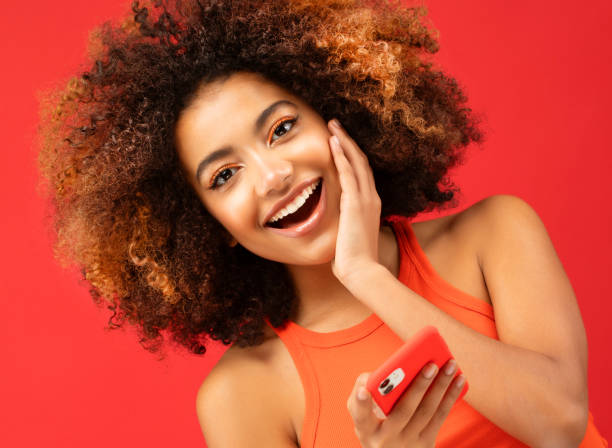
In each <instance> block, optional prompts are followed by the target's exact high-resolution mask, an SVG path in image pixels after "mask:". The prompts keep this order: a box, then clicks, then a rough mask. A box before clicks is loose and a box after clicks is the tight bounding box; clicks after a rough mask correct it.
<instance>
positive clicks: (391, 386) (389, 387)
mask: <svg viewBox="0 0 612 448" xmlns="http://www.w3.org/2000/svg"><path fill="white" fill-rule="evenodd" d="M392 390H393V384H390V385H389V386H388V387H387V388H386V389H385V395H387V394H388V393H389V392H391V391H392Z"/></svg>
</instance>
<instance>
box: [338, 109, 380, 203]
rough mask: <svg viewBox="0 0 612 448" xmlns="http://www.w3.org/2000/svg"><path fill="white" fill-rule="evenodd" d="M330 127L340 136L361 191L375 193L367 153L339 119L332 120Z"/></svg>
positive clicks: (339, 138) (341, 144)
mask: <svg viewBox="0 0 612 448" xmlns="http://www.w3.org/2000/svg"><path fill="white" fill-rule="evenodd" d="M329 128H330V130H331V131H332V133H333V134H334V135H335V136H337V137H338V140H339V141H340V146H341V147H342V149H343V151H344V153H345V155H346V158H347V160H348V161H349V163H350V164H351V166H352V167H353V170H354V171H355V177H356V178H357V183H358V186H359V191H361V192H363V193H368V194H372V193H375V192H376V186H375V184H374V175H373V174H372V168H371V167H370V163H369V161H368V158H367V156H366V155H365V153H364V152H363V151H362V150H361V148H359V145H357V143H356V142H355V140H353V139H352V138H351V136H350V135H348V133H347V132H346V130H345V129H344V128H343V127H342V126H341V125H340V122H339V121H338V120H336V119H334V120H331V121H330V126H329Z"/></svg>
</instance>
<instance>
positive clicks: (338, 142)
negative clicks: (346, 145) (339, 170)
mask: <svg viewBox="0 0 612 448" xmlns="http://www.w3.org/2000/svg"><path fill="white" fill-rule="evenodd" d="M331 141H332V143H333V144H334V145H336V148H339V147H340V139H339V138H338V137H337V136H335V135H332V138H331Z"/></svg>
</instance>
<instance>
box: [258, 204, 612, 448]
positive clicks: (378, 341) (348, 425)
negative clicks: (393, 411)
mask: <svg viewBox="0 0 612 448" xmlns="http://www.w3.org/2000/svg"><path fill="white" fill-rule="evenodd" d="M385 221H387V222H388V223H389V224H390V225H391V227H392V228H393V231H394V234H395V237H396V239H397V242H398V245H399V252H400V266H399V275H398V279H399V280H400V281H401V282H402V283H404V284H405V285H407V286H408V287H409V288H410V289H412V290H413V291H415V292H416V293H418V294H420V295H421V296H423V297H424V298H426V299H427V300H429V301H430V302H431V303H433V304H434V305H435V306H437V307H438V308H440V309H441V310H443V311H445V312H446V313H448V314H450V315H451V316H453V317H454V318H455V319H457V320H459V321H460V322H462V323H464V324H465V325H467V326H469V327H471V328H473V329H474V330H476V331H478V332H480V333H482V334H484V335H487V336H489V337H491V338H494V339H499V338H498V337H497V331H496V327H495V317H494V314H493V308H492V307H491V305H489V304H488V303H486V302H483V301H482V300H480V299H478V298H476V297H474V296H471V295H469V294H467V293H464V292H462V291H461V290H459V289H457V288H455V287H454V286H452V285H451V284H450V283H448V282H446V281H445V280H444V279H442V277H440V276H439V275H438V274H437V273H436V271H435V270H434V269H433V267H432V265H431V264H430V263H429V260H428V259H427V257H426V256H425V253H424V252H423V250H422V249H421V247H420V246H419V244H418V242H417V239H416V237H415V235H414V232H413V230H412V227H411V225H410V222H409V219H408V218H405V217H402V216H398V215H392V216H389V217H386V218H385ZM268 325H269V326H270V327H271V328H272V329H273V330H274V331H275V332H276V334H277V335H278V336H279V338H280V339H281V341H282V342H283V343H284V345H285V346H286V348H287V350H288V351H289V353H290V355H291V357H292V359H293V361H294V363H295V366H296V369H297V371H298V373H299V376H300V379H301V382H302V386H303V388H304V397H305V415H304V421H303V424H302V431H301V440H300V446H301V447H302V448H314V447H316V448H360V447H361V445H360V443H359V440H358V439H357V437H356V435H355V432H354V429H353V428H354V426H353V421H352V419H351V416H350V414H349V413H348V410H347V408H346V401H347V399H348V396H349V395H350V393H351V390H352V389H353V385H354V383H355V380H356V379H357V376H358V375H359V374H360V373H362V372H372V371H374V370H375V369H376V368H377V367H378V366H379V365H380V364H382V362H383V361H384V360H385V359H387V357H388V356H390V355H391V354H392V353H393V352H394V351H395V350H396V349H397V348H399V347H400V346H401V345H402V344H403V341H402V340H401V339H400V338H399V337H398V336H397V335H396V334H395V333H394V332H393V331H392V330H391V329H390V328H389V327H388V326H387V325H386V324H385V323H384V322H383V321H382V320H381V319H380V318H379V317H378V316H377V315H376V314H371V315H370V316H369V317H368V318H366V319H365V320H364V321H362V322H360V323H358V324H357V325H354V326H352V327H349V328H345V329H343V330H339V331H333V332H329V333H317V332H314V331H311V330H308V329H306V328H304V327H301V326H299V325H297V324H296V323H295V322H292V321H288V322H287V323H286V324H285V325H284V326H282V327H278V328H274V327H272V325H271V324H270V323H269V322H268ZM525 446H527V445H525V444H523V443H521V442H520V441H519V440H517V439H515V438H514V437H512V436H510V435H509V434H508V433H506V432H504V431H503V430H502V429H500V428H499V427H498V426H496V425H494V424H493V423H492V422H491V421H489V420H488V419H487V418H485V417H484V416H483V415H481V414H480V413H479V412H478V411H476V410H475V409H474V408H472V407H471V406H470V405H469V404H468V403H467V402H465V401H464V400H459V401H458V402H457V403H455V405H454V406H453V408H452V410H451V412H450V414H449V415H448V417H447V418H446V420H445V421H444V423H443V425H442V427H441V429H440V432H439V433H438V437H437V439H436V447H439V448H451V447H452V448H461V447H488V448H502V447H525ZM607 446H608V443H607V441H606V440H605V439H603V438H602V437H601V435H600V434H599V432H598V431H597V429H596V427H595V425H594V423H593V416H592V415H591V413H590V412H589V421H588V426H587V431H586V434H585V437H584V440H583V442H582V443H581V445H580V448H587V447H588V448H591V447H607Z"/></svg>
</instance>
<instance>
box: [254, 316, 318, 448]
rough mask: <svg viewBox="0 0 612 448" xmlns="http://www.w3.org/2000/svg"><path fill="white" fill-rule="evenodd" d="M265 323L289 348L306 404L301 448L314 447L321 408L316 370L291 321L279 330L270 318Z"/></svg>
mask: <svg viewBox="0 0 612 448" xmlns="http://www.w3.org/2000/svg"><path fill="white" fill-rule="evenodd" d="M265 321H266V324H267V325H268V326H269V327H270V328H272V330H274V332H275V333H276V334H277V335H278V337H279V338H280V340H281V341H282V342H283V344H284V345H285V347H286V348H287V351H288V352H289V354H290V355H291V358H292V359H293V362H294V364H295V368H296V370H297V371H298V374H299V376H300V381H301V382H302V388H303V390H304V402H305V414H304V421H303V424H302V432H301V440H300V446H304V447H312V446H314V442H315V437H316V433H317V424H318V422H319V413H320V407H321V397H320V391H319V381H318V379H317V375H316V372H315V369H314V367H313V364H312V361H311V360H310V357H309V356H308V353H306V351H305V350H304V347H303V346H302V344H301V343H300V340H299V337H297V336H296V335H295V334H294V333H295V332H294V329H293V328H292V325H291V324H292V322H291V321H287V322H285V324H284V325H283V326H282V327H278V328H275V327H274V326H273V325H272V324H271V323H270V321H269V320H268V318H265ZM300 328H301V327H300Z"/></svg>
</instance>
